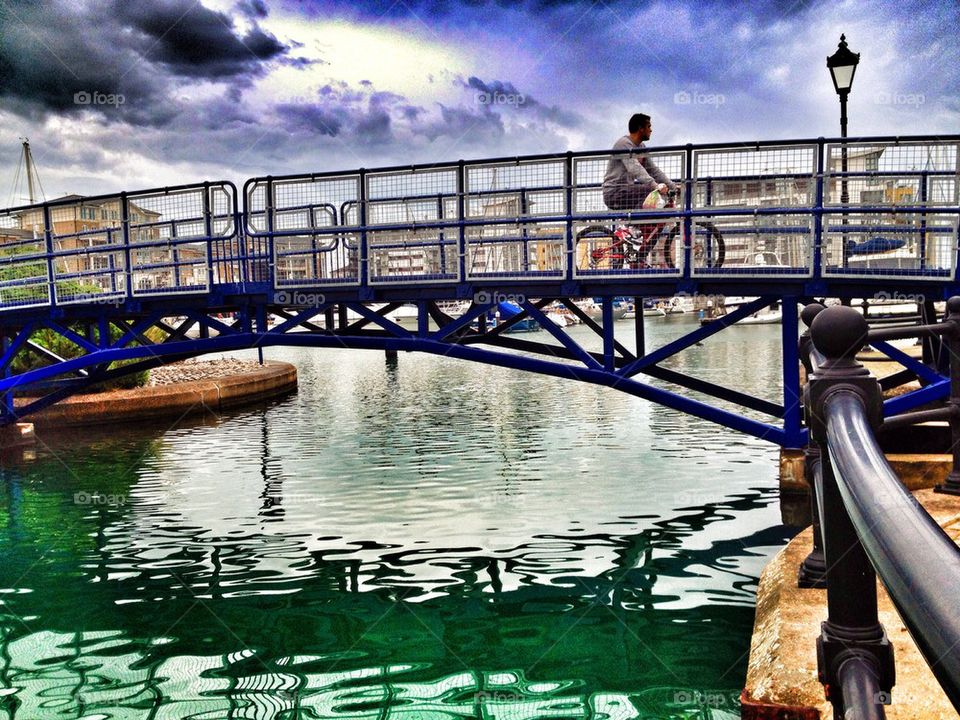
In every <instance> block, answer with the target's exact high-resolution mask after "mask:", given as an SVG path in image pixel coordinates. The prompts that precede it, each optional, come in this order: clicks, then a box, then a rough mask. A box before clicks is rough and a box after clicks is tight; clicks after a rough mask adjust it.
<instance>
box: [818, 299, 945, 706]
mask: <svg viewBox="0 0 960 720" xmlns="http://www.w3.org/2000/svg"><path fill="white" fill-rule="evenodd" d="M803 319H804V321H805V322H807V323H808V324H809V325H810V333H809V336H805V337H804V338H803V339H802V340H801V351H802V353H803V354H804V355H805V356H806V357H807V360H806V361H805V363H806V364H807V368H808V371H810V373H811V374H810V375H809V378H808V382H807V386H806V388H805V390H804V407H805V413H806V418H807V423H808V425H809V427H810V432H811V438H812V441H811V444H812V445H815V446H817V449H819V451H820V452H822V453H823V455H822V461H818V460H819V458H818V457H817V456H816V453H815V451H811V454H810V455H809V456H808V458H807V459H808V467H809V473H810V479H811V480H812V486H813V487H812V490H813V498H814V502H813V506H814V512H815V516H816V517H817V518H818V521H819V522H818V523H817V524H818V525H819V529H820V534H822V538H818V539H820V540H822V548H821V546H820V543H816V544H815V548H814V552H812V553H811V555H810V557H808V558H807V560H805V561H804V566H803V567H802V568H801V572H800V584H801V585H802V586H806V587H814V586H820V587H822V586H823V583H824V580H825V584H826V587H827V605H828V617H827V620H826V621H825V622H824V623H823V624H822V626H821V634H820V637H819V638H818V640H817V659H818V666H819V676H820V681H821V682H822V683H823V684H824V687H825V690H826V693H827V698H828V699H829V700H830V701H831V702H832V703H833V705H834V710H835V716H836V717H844V718H883V717H885V714H884V708H883V706H884V705H886V704H889V703H890V701H891V689H892V687H893V685H894V682H895V670H894V657H893V647H892V645H891V644H890V642H889V640H888V639H887V636H886V633H885V631H884V629H883V626H882V625H881V624H880V622H879V619H878V615H877V592H876V578H877V575H879V577H880V579H881V581H882V582H883V584H884V587H885V588H886V589H887V592H888V593H889V595H890V597H891V599H892V600H893V602H894V604H895V605H896V607H897V609H898V611H899V613H900V616H901V617H902V618H903V620H904V623H905V624H906V626H907V628H908V629H909V631H910V634H911V635H912V637H913V639H914V641H915V642H916V644H917V647H918V648H919V650H920V652H921V653H922V654H923V657H924V659H925V660H926V662H927V663H928V665H929V666H930V668H931V670H932V671H933V674H934V675H935V677H936V678H937V680H938V682H939V683H940V685H941V686H942V688H943V689H944V691H945V692H946V694H947V696H948V697H949V699H950V702H951V703H952V704H953V706H954V708H956V709H957V710H960V615H958V613H957V611H956V602H957V598H960V548H958V547H957V545H956V544H955V543H954V542H953V541H952V540H951V539H950V538H949V537H948V536H947V534H946V533H945V532H944V531H943V530H942V529H941V528H940V526H939V525H938V524H937V523H936V521H934V520H933V518H931V517H930V515H929V514H928V513H927V511H926V510H925V509H924V508H923V507H922V506H921V505H920V504H919V503H918V502H917V501H916V499H915V498H914V497H913V496H912V495H911V494H910V493H909V491H907V489H906V488H905V487H904V486H903V484H902V483H901V482H900V480H899V478H898V477H897V475H896V474H895V473H894V471H893V469H892V468H891V467H890V465H889V464H888V463H887V460H886V458H885V457H884V454H883V451H882V450H881V449H880V446H879V444H878V442H877V440H876V437H875V435H874V433H875V431H876V430H878V429H879V428H880V427H881V425H883V418H882V407H883V406H882V396H881V389H880V385H879V383H878V381H877V380H876V378H874V377H873V376H872V375H871V374H870V373H869V372H868V371H867V370H866V369H865V368H864V367H863V366H862V365H861V364H860V363H859V362H858V361H857V360H856V354H857V352H858V351H859V350H860V349H861V348H862V347H863V346H864V345H865V344H866V343H868V342H870V341H871V340H889V339H893V338H897V337H910V336H911V335H912V336H918V335H937V336H940V337H942V338H943V339H944V340H945V341H946V343H947V345H948V347H949V349H950V351H951V362H950V365H951V377H952V388H951V389H952V392H951V398H950V400H949V402H948V403H947V405H946V407H944V408H941V409H936V410H922V411H918V412H916V413H911V414H910V416H908V418H907V419H901V418H899V417H898V418H897V420H896V421H895V422H896V424H897V425H902V424H905V423H906V422H909V421H910V419H912V420H913V421H914V422H922V421H926V420H929V419H931V418H933V419H945V420H949V421H950V424H951V428H952V432H953V440H954V444H955V445H956V441H957V439H958V435H960V420H958V409H960V355H958V350H960V297H953V298H951V299H950V300H949V301H948V303H947V318H946V320H945V321H944V322H942V323H935V324H928V325H914V326H912V327H910V328H884V329H881V330H876V331H870V330H869V327H868V325H867V322H866V320H865V319H864V318H863V317H862V316H861V314H860V313H858V312H857V311H856V310H853V309H852V308H849V307H842V306H837V307H831V308H828V309H823V308H822V307H819V306H808V308H806V310H805V312H804V317H803ZM955 459H960V458H955ZM958 485H960V483H958V482H957V465H956V464H955V466H954V470H953V471H952V472H951V473H950V475H949V476H948V479H947V482H946V483H945V485H944V486H941V487H940V488H938V490H940V491H941V492H947V493H952V494H957V488H958ZM821 550H822V556H820V557H818V556H817V555H818V552H820V551H821ZM824 576H825V577H824Z"/></svg>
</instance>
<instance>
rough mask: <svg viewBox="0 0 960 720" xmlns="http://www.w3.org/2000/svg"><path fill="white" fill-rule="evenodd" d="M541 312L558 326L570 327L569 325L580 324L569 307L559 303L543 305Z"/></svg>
mask: <svg viewBox="0 0 960 720" xmlns="http://www.w3.org/2000/svg"><path fill="white" fill-rule="evenodd" d="M543 314H544V315H546V316H547V317H548V318H549V319H550V320H552V321H553V323H554V325H557V326H558V327H570V326H571V325H579V324H580V318H578V317H577V316H576V315H574V313H573V311H572V310H571V309H570V308H568V307H567V306H565V305H562V304H559V303H557V304H553V305H548V306H547V307H545V308H544V309H543Z"/></svg>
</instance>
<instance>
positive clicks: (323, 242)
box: [273, 232, 360, 288]
mask: <svg viewBox="0 0 960 720" xmlns="http://www.w3.org/2000/svg"><path fill="white" fill-rule="evenodd" d="M273 248H274V255H275V262H274V286H275V287H277V288H290V287H310V286H315V285H355V284H357V283H359V282H360V262H359V261H360V235H359V234H358V233H346V232H338V233H334V234H325V235H321V234H317V233H314V234H311V235H293V236H282V237H276V238H274V240H273Z"/></svg>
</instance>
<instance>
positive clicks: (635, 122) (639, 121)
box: [627, 113, 650, 133]
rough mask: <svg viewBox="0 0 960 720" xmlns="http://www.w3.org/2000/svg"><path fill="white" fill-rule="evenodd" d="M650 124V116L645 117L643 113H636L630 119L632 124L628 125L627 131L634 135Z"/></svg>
mask: <svg viewBox="0 0 960 720" xmlns="http://www.w3.org/2000/svg"><path fill="white" fill-rule="evenodd" d="M649 122H650V116H649V115H644V114H643V113H635V114H634V115H632V116H631V117H630V122H629V123H628V124H627V130H629V131H630V132H632V133H635V132H636V131H637V130H639V129H640V128H642V127H645V126H646V125H647V124H648V123H649Z"/></svg>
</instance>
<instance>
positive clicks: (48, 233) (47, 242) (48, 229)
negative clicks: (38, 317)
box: [43, 203, 57, 309]
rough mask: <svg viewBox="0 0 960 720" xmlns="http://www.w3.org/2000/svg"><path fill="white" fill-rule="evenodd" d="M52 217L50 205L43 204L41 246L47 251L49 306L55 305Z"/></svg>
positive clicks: (55, 286) (55, 271)
mask: <svg viewBox="0 0 960 720" xmlns="http://www.w3.org/2000/svg"><path fill="white" fill-rule="evenodd" d="M53 231H54V227H53V218H52V216H51V215H50V205H48V204H47V203H44V204H43V243H44V245H43V247H44V250H45V251H46V253H47V295H48V298H49V300H50V308H51V309H53V308H55V307H56V306H57V266H56V263H55V262H54V259H53Z"/></svg>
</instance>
